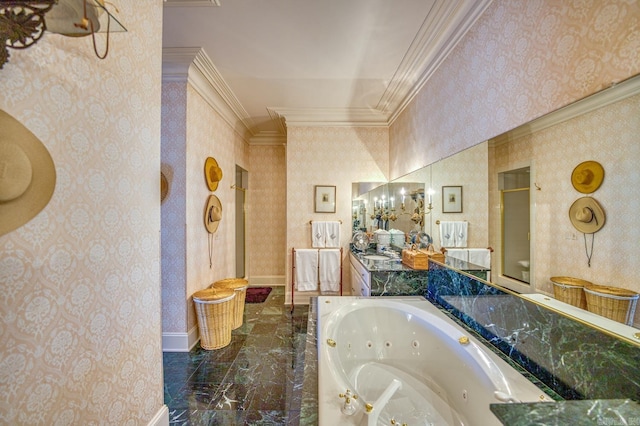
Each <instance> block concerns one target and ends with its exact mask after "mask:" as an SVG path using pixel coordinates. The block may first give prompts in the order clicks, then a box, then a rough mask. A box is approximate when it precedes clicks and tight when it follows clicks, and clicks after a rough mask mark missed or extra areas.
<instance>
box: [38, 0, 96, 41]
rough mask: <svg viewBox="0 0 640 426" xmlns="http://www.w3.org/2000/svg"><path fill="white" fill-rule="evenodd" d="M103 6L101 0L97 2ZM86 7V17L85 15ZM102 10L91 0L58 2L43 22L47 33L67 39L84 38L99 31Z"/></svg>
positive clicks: (59, 0) (62, 0)
mask: <svg viewBox="0 0 640 426" xmlns="http://www.w3.org/2000/svg"><path fill="white" fill-rule="evenodd" d="M98 2H99V3H101V5H102V6H104V1H103V0H98ZM85 6H86V15H85ZM103 13H104V10H103V9H102V8H101V7H100V6H98V5H96V4H95V3H94V2H93V0H88V1H86V3H85V0H58V2H57V3H56V4H55V5H54V6H53V7H52V8H51V10H50V11H49V12H47V14H46V15H45V18H44V21H45V24H46V25H47V31H49V32H52V33H56V34H62V35H64V36H68V37H84V36H88V35H91V30H92V28H91V25H90V24H89V22H88V21H85V19H87V20H90V21H91V23H92V24H93V32H98V30H100V20H99V18H100V15H102V14H103Z"/></svg>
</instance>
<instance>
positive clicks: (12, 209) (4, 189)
mask: <svg viewBox="0 0 640 426" xmlns="http://www.w3.org/2000/svg"><path fill="white" fill-rule="evenodd" d="M55 186H56V169H55V166H54V164H53V159H52V158H51V154H49V151H48V150H47V148H46V147H45V146H44V145H43V144H42V142H40V140H39V139H38V138H37V137H36V136H35V135H34V134H33V133H31V132H30V131H29V129H27V128H26V127H25V126H23V125H22V123H20V122H19V121H18V120H16V119H15V118H13V117H12V116H11V115H9V114H7V113H6V112H4V111H2V110H0V235H4V234H6V233H9V232H11V231H13V230H14V229H17V228H19V227H21V226H22V225H24V224H25V223H27V222H29V221H30V220H31V219H33V218H34V217H35V216H36V215H37V214H38V213H40V211H41V210H42V209H43V208H44V207H45V206H46V205H47V203H49V200H50V199H51V196H52V195H53V190H54V189H55Z"/></svg>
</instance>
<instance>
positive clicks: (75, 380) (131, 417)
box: [0, 0, 163, 425]
mask: <svg viewBox="0 0 640 426" xmlns="http://www.w3.org/2000/svg"><path fill="white" fill-rule="evenodd" d="M117 3H118V8H119V10H120V16H121V17H122V18H121V19H122V22H123V23H124V25H125V26H126V27H127V28H128V32H126V33H117V34H112V35H111V41H110V52H109V55H108V57H107V58H106V59H105V60H100V59H98V58H96V56H95V55H94V53H93V48H92V45H91V40H90V38H65V37H62V36H60V35H54V34H49V33H47V34H45V36H44V38H43V39H42V40H41V41H39V42H38V43H37V44H36V45H35V46H33V47H30V48H29V49H27V50H22V51H18V50H12V51H11V52H10V53H11V58H10V62H9V63H8V64H6V65H5V66H4V68H3V69H2V70H0V108H1V109H3V110H5V111H7V112H8V113H9V114H11V115H13V116H14V117H16V118H17V119H18V120H20V121H21V122H22V123H23V124H24V125H25V126H26V127H27V128H29V129H30V130H31V131H32V132H33V133H35V134H36V135H37V136H38V137H39V138H40V139H41V140H42V142H43V143H44V145H45V146H46V147H47V149H48V150H49V152H50V153H51V155H52V157H53V160H54V162H55V166H56V172H57V181H56V188H55V192H54V194H53V197H52V199H51V201H50V202H49V204H48V205H47V206H46V208H45V209H44V210H43V211H42V212H40V214H38V215H37V216H36V217H35V218H34V219H33V220H32V221H30V222H29V223H28V224H27V225H25V226H23V227H21V228H19V229H17V230H15V231H13V232H10V233H9V234H6V235H4V236H1V237H0V287H1V288H2V296H0V316H1V319H2V320H1V322H0V340H1V341H2V345H0V372H1V373H0V423H2V424H59V425H71V424H77V425H79V424H120V425H122V424H128V425H146V424H148V423H149V422H151V421H152V420H153V418H154V416H156V415H157V414H158V413H159V412H161V411H162V410H163V382H162V352H161V349H160V347H161V346H160V345H161V340H160V336H161V329H160V324H161V317H160V313H161V306H160V305H161V301H160V255H159V253H160V205H159V199H160V195H159V193H160V191H159V184H158V180H159V172H160V143H159V142H160V114H161V112H160V80H161V40H162V37H161V28H162V3H161V2H160V1H142V2H140V1H132V0H121V1H118V2H117ZM102 41H103V39H102V37H98V42H99V43H101V42H102Z"/></svg>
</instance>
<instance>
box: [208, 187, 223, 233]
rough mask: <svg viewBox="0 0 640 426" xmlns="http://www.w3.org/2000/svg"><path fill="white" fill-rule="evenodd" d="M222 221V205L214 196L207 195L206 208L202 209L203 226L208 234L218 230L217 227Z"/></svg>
mask: <svg viewBox="0 0 640 426" xmlns="http://www.w3.org/2000/svg"><path fill="white" fill-rule="evenodd" d="M221 220H222V203H221V202H220V199H219V198H218V197H216V196H215V195H213V194H212V195H209V199H208V200H207V207H206V208H205V209H204V226H205V228H207V232H208V233H210V234H213V233H215V232H216V231H217V230H218V225H220V221H221Z"/></svg>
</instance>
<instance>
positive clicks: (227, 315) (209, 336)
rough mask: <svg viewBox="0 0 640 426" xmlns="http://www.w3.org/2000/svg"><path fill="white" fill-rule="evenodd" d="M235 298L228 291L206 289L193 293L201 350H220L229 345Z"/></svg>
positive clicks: (232, 292)
mask: <svg viewBox="0 0 640 426" xmlns="http://www.w3.org/2000/svg"><path fill="white" fill-rule="evenodd" d="M235 297H236V294H235V292H234V291H233V290H229V289H215V288H207V289H205V290H200V291H196V292H195V293H193V303H194V305H195V310H196V316H197V318H198V328H199V329H200V346H201V347H202V349H208V350H211V349H220V348H223V347H225V346H227V345H228V344H229V343H231V321H232V318H231V314H232V310H233V299H234V298H235Z"/></svg>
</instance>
